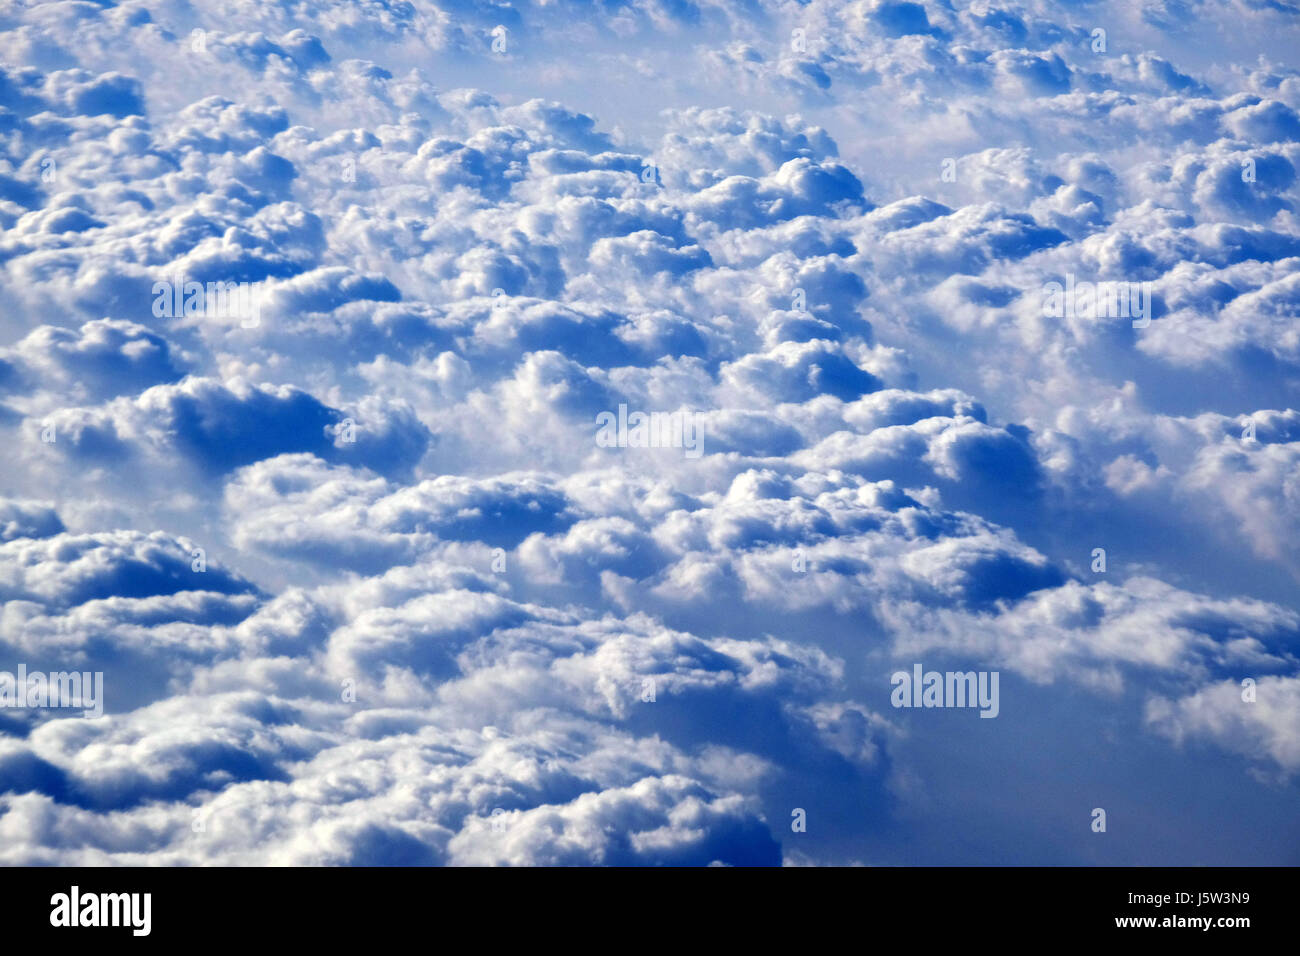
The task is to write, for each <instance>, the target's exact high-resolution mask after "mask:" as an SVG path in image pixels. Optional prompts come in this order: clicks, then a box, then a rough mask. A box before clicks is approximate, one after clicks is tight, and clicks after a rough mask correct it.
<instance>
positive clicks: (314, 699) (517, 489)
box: [0, 0, 1300, 865]
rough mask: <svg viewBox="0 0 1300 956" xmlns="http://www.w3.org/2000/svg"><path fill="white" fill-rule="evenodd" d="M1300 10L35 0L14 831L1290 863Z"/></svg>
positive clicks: (82, 844)
mask: <svg viewBox="0 0 1300 956" xmlns="http://www.w3.org/2000/svg"><path fill="white" fill-rule="evenodd" d="M498 28H500V29H498ZM1298 28H1300V9H1297V8H1296V7H1295V6H1294V5H1293V4H1289V3H1267V4H1265V3H1251V2H1234V3H1200V2H1190V0H1189V2H1164V3H1160V2H1152V3H1138V4H1132V3H1114V4H1110V3H1102V2H1097V3H1049V2H1032V3H1011V2H1008V3H997V2H981V3H975V4H970V5H966V4H950V3H939V2H925V3H911V2H894V0H884V2H881V0H863V2H857V3H840V2H835V3H831V2H811V3H793V2H767V0H752V2H748V3H737V4H732V3H690V2H682V3H660V2H639V3H611V4H604V5H600V6H599V7H598V8H594V9H593V8H591V7H590V6H588V5H586V4H571V3H547V4H533V3H518V4H512V5H508V6H507V5H497V4H473V3H465V4H458V3H421V4H415V5H412V4H406V3H388V2H373V3H365V4H355V3H345V2H324V3H313V4H310V5H290V4H280V3H269V4H268V3H260V2H259V3H253V2H246V3H244V2H241V3H236V4H233V5H231V4H222V5H215V4H203V3H198V4H190V3H176V2H153V0H139V2H128V3H119V4H111V3H105V4H101V5H83V4H68V3H43V4H36V5H33V6H30V7H26V8H23V9H22V10H21V11H11V13H10V14H9V15H8V16H6V17H5V18H3V20H0V71H2V72H0V142H3V155H2V156H0V222H2V223H3V230H4V231H3V236H2V237H0V296H2V297H3V301H4V303H5V308H4V309H3V310H0V442H3V447H4V448H5V449H6V455H5V464H4V468H3V472H2V475H3V477H2V478H0V601H3V608H2V610H0V672H10V673H16V672H17V670H18V668H19V667H20V666H22V667H25V668H26V670H27V671H28V672H45V673H54V672H60V671H72V670H76V671H80V672H102V673H103V675H104V701H103V704H104V715H103V716H102V717H98V718H85V717H82V716H81V714H80V711H73V710H70V709H66V708H59V707H19V706H9V707H0V835H2V836H3V839H0V861H3V862H6V863H16V864H90V865H99V864H140V863H166V864H201V863H219V864H254V865H264V864H327V865H349V864H354V865H363V864H377V863H395V864H435V865H554V864H576V865H588V864H617V865H664V864H669V865H707V864H710V863H724V864H733V865H777V864H787V865H818V864H867V865H872V864H976V863H1013V864H1126V865H1127V864H1148V865H1160V864H1168V865H1183V864H1187V865H1190V864H1220V865H1225V864H1237V865H1250V864H1295V863H1297V862H1300V821H1298V820H1297V817H1296V814H1295V806H1296V799H1297V796H1298V794H1297V774H1298V773H1300V658H1298V653H1300V652H1298V650H1297V647H1298V641H1300V590H1298V589H1297V581H1298V580H1300V545H1297V542H1298V541H1300V404H1298V398H1300V320H1298V318H1297V314H1298V309H1300V219H1298V218H1297V217H1298V215H1300V206H1298V203H1300V186H1298V185H1297V175H1296V169H1297V165H1298V164H1300V69H1297V63H1296V54H1295V50H1296V49H1297V48H1300V47H1298V45H1297V39H1298V38H1300V37H1298V34H1300V29H1298ZM1053 284H1059V286H1057V288H1062V289H1066V288H1068V289H1069V290H1071V291H1070V293H1069V294H1070V295H1071V296H1072V297H1074V298H1071V300H1070V302H1069V304H1068V307H1067V308H1066V309H1064V310H1054V309H1052V308H1049V307H1048V306H1047V305H1046V301H1047V296H1048V293H1049V291H1050V290H1051V289H1052V288H1053ZM1081 284H1082V285H1081ZM1085 287H1086V288H1087V289H1088V290H1089V295H1090V294H1091V290H1092V289H1099V290H1110V291H1112V292H1114V293H1115V295H1116V298H1115V302H1116V303H1117V305H1118V304H1119V303H1122V304H1123V305H1124V306H1125V307H1127V306H1129V305H1131V306H1132V307H1133V312H1132V314H1128V313H1127V311H1125V312H1122V313H1121V312H1114V311H1112V312H1106V311H1104V310H1098V309H1096V308H1094V307H1093V301H1094V300H1093V299H1092V298H1084V297H1083V293H1082V292H1081V291H1079V290H1081V289H1083V288H1085ZM196 289H197V290H198V292H197V293H196V294H194V295H193V296H192V295H191V293H192V292H194V290H196ZM1130 292H1131V293H1132V294H1131V295H1130ZM621 407H622V408H623V409H624V411H623V412H620V408H621ZM625 413H626V414H625ZM620 415H625V418H626V419H627V420H629V421H630V423H631V424H632V425H633V426H635V423H636V421H637V418H636V417H635V416H638V415H644V416H646V419H645V420H646V421H647V422H650V421H654V422H656V423H657V422H659V421H660V418H662V420H663V421H665V422H667V421H675V422H676V423H677V426H678V428H677V431H676V433H675V434H676V437H675V438H674V437H673V436H674V432H673V430H672V428H665V429H664V430H663V431H659V430H658V425H657V424H656V426H655V428H656V430H655V431H653V432H649V433H640V438H642V439H644V440H639V439H638V437H637V436H636V435H635V434H632V433H631V430H630V429H628V428H624V429H623V431H622V432H621V437H620V438H619V439H618V440H615V441H612V442H611V441H609V440H606V439H604V438H598V433H599V432H600V427H601V426H600V424H599V423H600V422H601V421H603V420H616V419H618V418H619V416H620ZM652 416H657V417H654V418H652ZM668 416H676V418H675V419H669V418H668ZM683 428H684V429H685V431H684V432H683ZM647 434H649V435H651V436H653V437H648V438H647V437H646V435H647ZM683 434H684V435H686V436H687V438H686V439H685V441H683V437H682V436H683ZM690 436H694V437H695V438H697V439H698V442H699V443H698V447H694V450H692V447H693V446H692V444H691V442H692V439H691V438H690ZM916 665H921V666H922V668H923V670H924V671H936V672H940V673H946V672H954V673H967V672H974V673H980V674H985V675H988V674H991V673H993V672H996V673H997V674H998V675H999V677H1000V682H999V685H998V687H999V696H1000V699H999V703H998V708H997V716H996V717H995V718H992V719H982V718H981V717H980V714H979V711H978V710H977V709H973V708H969V707H919V708H900V707H897V706H894V702H893V701H892V700H891V690H892V685H891V675H893V674H895V673H896V672H899V671H903V672H906V673H911V672H912V670H913V668H914V667H915V666H916ZM949 702H951V701H949ZM1099 809H1100V810H1104V811H1105V821H1106V825H1105V830H1104V831H1102V830H1100V828H1099V827H1098V826H1097V823H1096V820H1097V815H1096V811H1097V810H1099Z"/></svg>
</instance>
